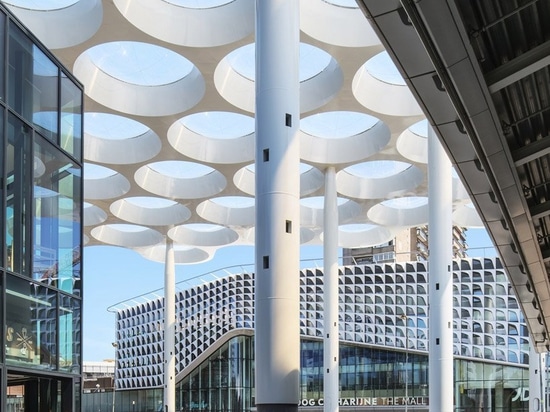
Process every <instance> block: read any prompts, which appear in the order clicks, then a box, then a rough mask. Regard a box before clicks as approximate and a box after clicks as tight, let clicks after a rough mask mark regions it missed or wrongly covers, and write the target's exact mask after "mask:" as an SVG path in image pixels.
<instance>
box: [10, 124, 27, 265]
mask: <svg viewBox="0 0 550 412" xmlns="http://www.w3.org/2000/svg"><path fill="white" fill-rule="evenodd" d="M7 130H8V134H7V138H8V144H7V150H6V153H5V157H6V183H5V184H6V186H5V187H6V214H5V219H6V224H5V225H4V228H5V236H6V253H7V256H6V259H5V260H6V268H7V269H8V270H11V271H14V272H17V273H20V274H23V275H25V274H28V267H29V265H28V262H27V257H26V251H27V250H28V247H27V241H28V240H29V239H30V227H29V225H27V224H26V221H27V219H26V214H27V209H28V206H27V204H28V200H29V199H28V198H29V196H30V191H29V188H30V173H26V172H25V170H26V169H29V170H31V169H30V167H29V165H28V163H27V160H26V159H29V155H28V148H29V147H30V142H31V135H32V131H31V129H30V128H29V127H28V126H27V125H25V124H24V123H23V122H22V121H21V120H19V119H18V118H16V117H15V116H13V115H10V117H9V119H8V129H7Z"/></svg>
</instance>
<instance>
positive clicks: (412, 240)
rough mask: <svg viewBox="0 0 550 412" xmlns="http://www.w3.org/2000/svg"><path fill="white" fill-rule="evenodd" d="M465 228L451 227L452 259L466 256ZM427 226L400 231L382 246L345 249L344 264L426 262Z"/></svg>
mask: <svg viewBox="0 0 550 412" xmlns="http://www.w3.org/2000/svg"><path fill="white" fill-rule="evenodd" d="M466 231H467V228H464V227H460V226H453V236H452V239H453V257H454V258H455V259H459V258H463V257H466V256H467V253H466V249H468V246H467V245H466ZM428 254H429V252H428V226H426V225H424V226H415V227H410V228H407V229H404V230H402V231H401V232H399V233H398V234H397V235H396V236H395V238H393V239H392V240H390V241H389V242H387V243H384V244H382V245H376V246H370V247H362V248H352V249H349V248H346V249H344V250H343V255H344V264H346V265H355V264H366V263H391V262H408V261H411V260H419V261H426V262H427V261H428Z"/></svg>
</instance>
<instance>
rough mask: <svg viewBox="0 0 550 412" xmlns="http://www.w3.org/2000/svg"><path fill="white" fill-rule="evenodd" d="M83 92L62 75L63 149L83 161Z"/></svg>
mask: <svg viewBox="0 0 550 412" xmlns="http://www.w3.org/2000/svg"><path fill="white" fill-rule="evenodd" d="M81 113H82V90H80V89H79V88H78V87H77V86H76V85H75V84H74V83H73V81H72V80H71V79H69V78H68V77H67V76H66V75H65V74H62V75H61V147H62V148H63V149H64V150H66V151H67V152H68V153H70V154H72V155H73V156H74V157H75V158H76V159H77V160H79V161H81V160H82V115H81Z"/></svg>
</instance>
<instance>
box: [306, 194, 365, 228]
mask: <svg viewBox="0 0 550 412" xmlns="http://www.w3.org/2000/svg"><path fill="white" fill-rule="evenodd" d="M337 205H338V223H339V224H345V223H349V222H350V221H352V220H353V219H354V218H356V217H357V216H358V215H359V214H360V213H361V206H360V205H359V204H358V203H356V202H354V201H353V200H349V199H344V198H341V197H339V198H338V199H337ZM300 222H301V224H302V225H303V226H306V227H323V225H324V197H322V196H314V197H306V198H303V199H301V200H300Z"/></svg>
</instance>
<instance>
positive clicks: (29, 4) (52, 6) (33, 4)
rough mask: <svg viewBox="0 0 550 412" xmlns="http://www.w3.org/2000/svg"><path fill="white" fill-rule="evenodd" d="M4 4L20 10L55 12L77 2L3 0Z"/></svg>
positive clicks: (71, 0)
mask: <svg viewBox="0 0 550 412" xmlns="http://www.w3.org/2000/svg"><path fill="white" fill-rule="evenodd" d="M4 3H6V4H7V5H11V6H16V7H20V8H22V9H29V10H36V11H55V10H60V9H65V8H67V7H70V6H73V5H75V4H76V3H78V0H49V1H44V0H4Z"/></svg>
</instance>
